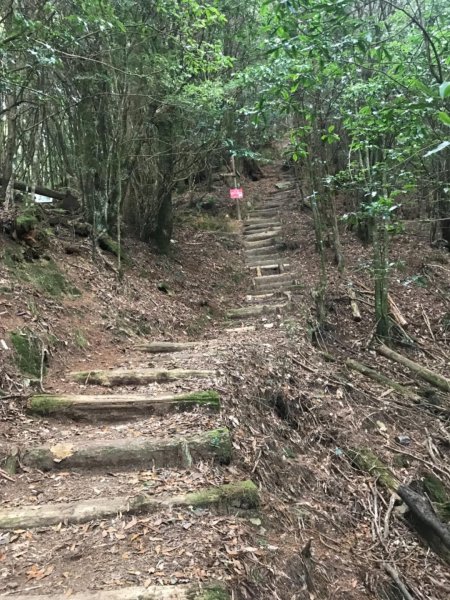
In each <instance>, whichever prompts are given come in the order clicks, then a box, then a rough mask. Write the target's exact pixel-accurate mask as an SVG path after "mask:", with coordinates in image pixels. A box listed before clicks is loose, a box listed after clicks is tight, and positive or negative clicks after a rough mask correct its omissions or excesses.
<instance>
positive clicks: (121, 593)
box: [14, 584, 231, 600]
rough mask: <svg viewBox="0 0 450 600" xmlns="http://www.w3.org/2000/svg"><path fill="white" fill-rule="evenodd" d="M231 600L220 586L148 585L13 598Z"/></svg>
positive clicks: (60, 599)
mask: <svg viewBox="0 0 450 600" xmlns="http://www.w3.org/2000/svg"><path fill="white" fill-rule="evenodd" d="M64 598H70V600H231V596H230V594H229V593H228V592H227V591H226V588H225V587H224V586H223V585H222V584H217V585H216V584H210V585H209V584H202V585H198V584H189V585H150V586H148V587H138V586H133V587H121V588H119V589H117V590H103V591H100V592H99V591H95V592H89V591H88V592H78V593H75V594H73V593H72V594H70V596H66V595H65V594H62V592H60V593H58V594H32V595H31V596H30V595H29V594H26V595H20V596H17V595H15V596H14V600H63V599H64Z"/></svg>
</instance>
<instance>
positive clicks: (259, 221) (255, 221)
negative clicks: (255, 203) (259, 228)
mask: <svg viewBox="0 0 450 600" xmlns="http://www.w3.org/2000/svg"><path fill="white" fill-rule="evenodd" d="M272 221H273V218H272V217H251V216H250V215H249V216H248V217H247V219H246V220H245V226H249V227H250V226H254V225H267V224H269V223H271V222H272Z"/></svg>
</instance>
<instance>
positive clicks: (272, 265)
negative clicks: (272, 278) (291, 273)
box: [247, 260, 290, 271]
mask: <svg viewBox="0 0 450 600" xmlns="http://www.w3.org/2000/svg"><path fill="white" fill-rule="evenodd" d="M280 267H282V268H283V269H288V268H289V267H290V265H289V263H283V262H281V261H280V262H278V263H276V262H272V261H269V260H268V261H261V262H259V263H254V264H252V265H247V269H258V268H259V269H261V270H262V271H270V270H273V269H279V268H280Z"/></svg>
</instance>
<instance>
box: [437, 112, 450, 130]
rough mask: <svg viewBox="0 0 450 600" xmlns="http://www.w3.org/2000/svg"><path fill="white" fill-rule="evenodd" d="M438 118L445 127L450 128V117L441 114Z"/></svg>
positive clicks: (443, 113)
mask: <svg viewBox="0 0 450 600" xmlns="http://www.w3.org/2000/svg"><path fill="white" fill-rule="evenodd" d="M438 117H439V119H440V120H441V121H442V122H443V123H444V124H445V125H448V126H449V127H450V115H448V114H447V113H445V112H440V113H438Z"/></svg>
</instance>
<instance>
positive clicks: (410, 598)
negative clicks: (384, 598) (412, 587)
mask: <svg viewBox="0 0 450 600" xmlns="http://www.w3.org/2000/svg"><path fill="white" fill-rule="evenodd" d="M383 567H384V570H385V571H386V573H387V574H388V575H390V576H391V577H392V579H393V580H394V581H395V583H396V585H397V587H398V589H399V590H400V591H401V593H402V594H403V597H404V598H405V600H414V598H413V596H411V594H410V593H409V591H408V589H407V588H406V586H405V584H404V583H403V582H402V581H401V579H400V575H399V574H398V571H396V569H394V567H393V566H392V565H390V564H389V563H385V564H384V565H383Z"/></svg>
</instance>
